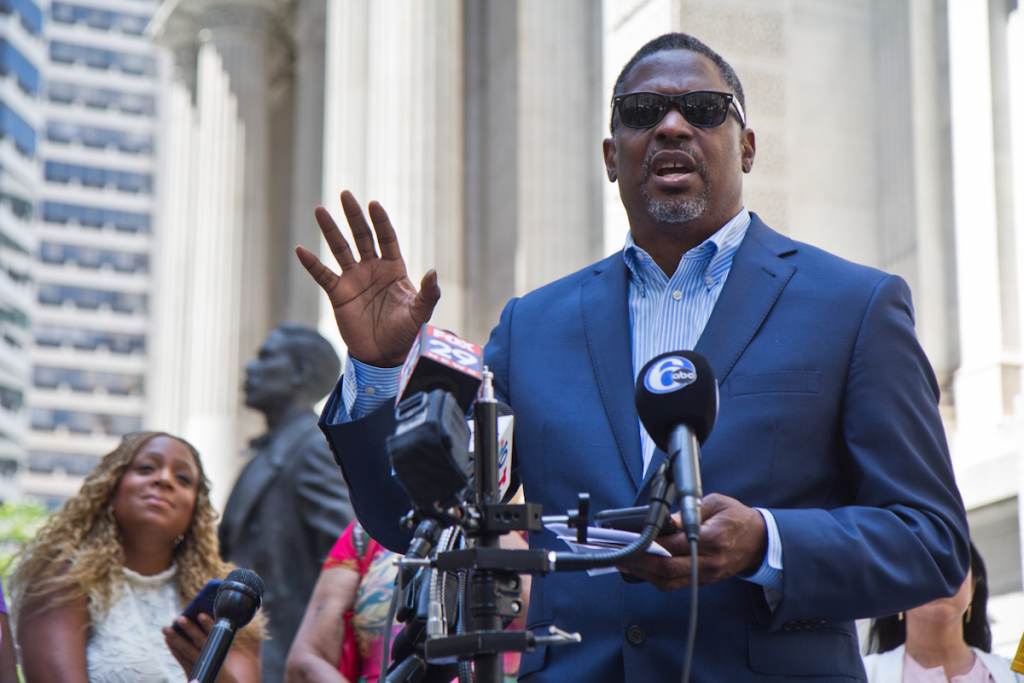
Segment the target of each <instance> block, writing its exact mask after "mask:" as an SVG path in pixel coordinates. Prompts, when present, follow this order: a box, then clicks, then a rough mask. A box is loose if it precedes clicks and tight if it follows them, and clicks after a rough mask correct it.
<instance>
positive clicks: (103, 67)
mask: <svg viewBox="0 0 1024 683" xmlns="http://www.w3.org/2000/svg"><path fill="white" fill-rule="evenodd" d="M50 59H52V60H53V61H55V62H58V63H61V64H77V63H82V64H85V65H86V66H87V67H89V68H90V69H96V70H99V71H109V70H111V69H118V70H120V71H121V72H122V73H126V74H129V75H132V76H155V75H156V59H154V58H153V57H150V56H148V55H144V54H135V53H129V52H119V51H116V50H106V49H104V48H99V47H90V46H88V45H77V44H74V43H65V42H63V41H59V40H53V41H50Z"/></svg>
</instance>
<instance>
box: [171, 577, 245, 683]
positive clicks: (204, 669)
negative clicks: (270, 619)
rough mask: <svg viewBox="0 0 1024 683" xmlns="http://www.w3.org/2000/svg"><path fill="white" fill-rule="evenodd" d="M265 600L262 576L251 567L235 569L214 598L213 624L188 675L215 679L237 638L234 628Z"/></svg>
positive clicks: (206, 680) (192, 678)
mask: <svg viewBox="0 0 1024 683" xmlns="http://www.w3.org/2000/svg"><path fill="white" fill-rule="evenodd" d="M262 602H263V579H261V578H260V577H259V574H257V573H256V572H254V571H251V570H249V569H235V570H234V571H232V572H231V573H230V574H228V576H227V578H226V579H224V582H223V583H222V584H221V585H220V588H219V589H218V590H217V597H216V598H215V599H214V601H213V621H214V624H213V628H212V629H211V630H210V634H209V635H208V636H207V637H206V644H205V645H203V649H202V651H201V652H200V653H199V659H197V660H196V663H195V665H194V666H193V667H192V673H190V674H189V676H188V679H189V681H190V682H191V683H194V682H195V681H198V682H199V683H213V682H214V681H215V680H216V679H217V674H219V673H220V667H221V666H222V665H223V664H224V658H225V657H227V655H228V649H230V648H231V643H232V641H234V639H235V632H236V631H238V629H240V628H242V627H243V626H245V625H246V624H248V623H249V622H250V621H252V618H253V617H254V616H255V615H256V610H258V609H259V608H260V604H261V603H262Z"/></svg>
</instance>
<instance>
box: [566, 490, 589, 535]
mask: <svg viewBox="0 0 1024 683" xmlns="http://www.w3.org/2000/svg"><path fill="white" fill-rule="evenodd" d="M568 517H569V519H568V525H569V528H574V529H576V542H577V543H586V542H587V529H588V528H589V527H590V494H589V493H577V494H576V509H575V510H569V515H568Z"/></svg>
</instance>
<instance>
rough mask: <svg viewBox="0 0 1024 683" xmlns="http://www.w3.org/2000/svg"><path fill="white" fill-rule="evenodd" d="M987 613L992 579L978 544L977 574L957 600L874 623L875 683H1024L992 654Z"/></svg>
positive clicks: (871, 674)
mask: <svg viewBox="0 0 1024 683" xmlns="http://www.w3.org/2000/svg"><path fill="white" fill-rule="evenodd" d="M987 607H988V575H987V574H986V572H985V563H984V562H983V561H982V559H981V555H980V554H979V553H978V549H977V548H976V547H975V546H974V544H973V543H972V544H971V568H970V570H969V571H968V572H967V577H966V578H965V579H964V582H963V584H962V585H961V586H960V590H958V591H957V592H956V594H954V595H953V596H951V597H948V598H940V599H938V600H932V601H931V602H928V603H925V604H923V605H921V606H920V607H915V608H914V609H911V610H907V612H906V613H903V612H901V613H899V614H894V615H892V616H889V617H884V618H882V619H876V620H875V621H874V623H872V625H871V631H870V634H869V636H868V637H869V643H868V645H869V650H870V651H871V653H872V654H869V655H867V656H866V657H865V658H864V668H865V670H866V671H867V676H868V681H869V683H947V682H949V683H1020V682H1024V677H1021V676H1018V675H1017V674H1015V673H1013V672H1012V671H1011V670H1010V662H1009V661H1007V660H1006V659H1004V658H1002V657H999V656H997V655H993V654H991V652H992V631H991V629H990V628H989V624H988V614H987V611H986V610H987Z"/></svg>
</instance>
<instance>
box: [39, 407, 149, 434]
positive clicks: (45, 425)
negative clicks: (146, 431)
mask: <svg viewBox="0 0 1024 683" xmlns="http://www.w3.org/2000/svg"><path fill="white" fill-rule="evenodd" d="M29 420H30V424H31V425H32V429H35V430H37V431H43V432H52V431H56V430H58V429H66V430H67V431H69V432H72V433H74V434H97V433H98V434H106V435H108V436H123V435H124V434H127V433H129V432H137V431H139V430H141V429H142V419H141V418H140V417H137V416H134V415H110V414H107V413H87V412H82V411H77V410H60V409H48V408H32V411H31V415H30V417H29Z"/></svg>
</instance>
